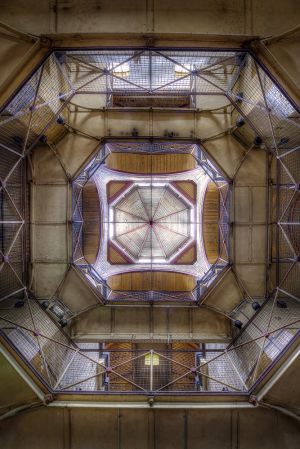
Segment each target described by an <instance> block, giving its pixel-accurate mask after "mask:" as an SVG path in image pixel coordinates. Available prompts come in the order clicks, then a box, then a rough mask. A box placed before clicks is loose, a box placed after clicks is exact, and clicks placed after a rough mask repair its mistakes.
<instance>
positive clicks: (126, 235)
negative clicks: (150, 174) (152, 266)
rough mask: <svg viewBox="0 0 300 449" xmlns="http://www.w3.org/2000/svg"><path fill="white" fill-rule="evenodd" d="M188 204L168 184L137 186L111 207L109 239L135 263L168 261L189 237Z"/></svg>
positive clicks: (189, 239) (189, 216)
mask: <svg viewBox="0 0 300 449" xmlns="http://www.w3.org/2000/svg"><path fill="white" fill-rule="evenodd" d="M192 213H193V211H192V209H191V206H189V205H188V204H187V203H186V201H185V200H184V199H183V198H182V197H180V196H179V195H178V193H176V191H175V190H174V189H172V187H171V186H170V184H165V185H156V184H148V185H147V184H146V185H137V186H135V187H134V188H133V189H131V190H130V191H129V192H128V193H127V194H126V195H125V196H124V197H122V198H121V199H119V201H117V202H116V203H115V205H114V206H113V207H112V219H113V222H112V226H111V229H110V231H111V232H112V236H111V237H112V240H113V241H114V242H115V243H116V244H117V245H118V246H119V247H120V248H121V249H122V250H123V251H124V252H125V253H126V254H127V255H130V256H131V257H132V258H133V259H134V260H136V261H138V262H142V261H144V262H152V263H155V262H168V261H170V260H171V259H172V258H174V257H175V256H176V255H177V254H178V253H179V252H180V251H182V250H183V248H184V247H185V246H186V245H187V244H189V243H190V242H191V240H192V237H191V219H192V217H191V214H192Z"/></svg>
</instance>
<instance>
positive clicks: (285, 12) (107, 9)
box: [1, 0, 300, 35]
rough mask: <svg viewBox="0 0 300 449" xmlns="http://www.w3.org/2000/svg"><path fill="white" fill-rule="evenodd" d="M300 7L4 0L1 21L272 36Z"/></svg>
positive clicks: (24, 25) (28, 27)
mask: <svg viewBox="0 0 300 449" xmlns="http://www.w3.org/2000/svg"><path fill="white" fill-rule="evenodd" d="M298 6H299V4H298V2H297V0H286V1H285V2H280V1H273V0H264V1H261V0H246V1H240V0H217V1H207V0H190V1H189V2H188V3H187V4H183V3H182V1H180V0H160V1H155V0H149V1H145V0H144V1H140V0H114V1H113V2H112V1H111V0H93V1H90V0H76V1H65V0H58V1H54V0H51V1H48V0H41V1H40V2H39V6H38V8H37V7H36V2H35V0H11V1H8V0H6V1H3V2H1V20H2V21H4V22H6V23H8V24H10V25H12V26H14V27H17V28H20V29H22V30H23V31H27V32H31V33H49V32H50V33H53V32H58V33H74V32H76V33H82V32H84V33H87V32H125V33H127V32H139V33H146V32H151V31H154V32H158V33H166V32H167V33H170V32H172V33H178V32H185V33H215V34H263V35H269V34H271V33H278V32H282V31H285V30H286V29H287V28H291V27H294V26H295V25H297V24H298V23H299V18H300V10H299V7H298ZM271 11H272V13H271V14H270V12H271ZM120 18H121V20H120ZM283 18H284V20H282V19H283Z"/></svg>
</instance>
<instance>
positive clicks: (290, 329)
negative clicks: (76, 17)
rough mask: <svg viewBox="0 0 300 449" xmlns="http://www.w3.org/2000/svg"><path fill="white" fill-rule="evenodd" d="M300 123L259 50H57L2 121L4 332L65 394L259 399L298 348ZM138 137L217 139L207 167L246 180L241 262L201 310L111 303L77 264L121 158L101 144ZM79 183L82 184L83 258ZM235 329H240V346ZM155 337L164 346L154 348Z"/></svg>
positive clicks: (238, 204)
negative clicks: (92, 214) (110, 172)
mask: <svg viewBox="0 0 300 449" xmlns="http://www.w3.org/2000/svg"><path fill="white" fill-rule="evenodd" d="M150 59H151V60H152V62H153V64H152V65H151V67H150ZM150 68H151V70H153V72H151V70H150ZM149 70H150V71H149ZM149 73H151V74H152V75H153V77H149ZM95 105H96V107H95ZM132 106H134V110H130V108H131V107H132ZM102 107H104V109H103V110H100V109H101V108H102ZM162 107H163V108H164V110H161V109H160V108H162ZM140 108H141V109H140ZM143 108H144V109H145V110H143ZM165 108H168V113H167V114H166V110H165ZM178 108H179V110H178ZM95 109H96V110H95ZM127 109H128V110H127ZM125 110H126V111H127V112H126V113H125ZM183 111H184V112H183ZM120 114H121V115H120ZM124 114H125V115H124ZM120 117H122V120H120ZM298 117H299V114H298V112H297V111H296V110H295V108H294V106H292V104H291V103H290V102H289V100H288V99H287V97H286V96H285V94H284V92H282V91H281V90H280V88H279V87H278V86H277V85H276V84H274V82H273V81H272V79H271V78H270V77H269V75H268V74H267V73H265V71H264V69H263V68H262V67H261V66H260V64H259V63H258V62H257V61H256V60H254V58H253V57H252V56H251V55H250V54H248V53H247V52H246V51H239V52H234V51H231V52H228V51H223V50H221V51H216V50H214V51H211V50H207V51H198V50H186V51H184V50H175V49H174V50H166V49H155V48H153V49H150V50H149V48H147V49H126V50H120V49H118V50H115V49H110V50H107V49H105V50H99V51H96V50H93V51H91V50H80V51H78V52H76V51H75V50H72V51H60V52H56V53H52V54H51V55H50V56H49V58H48V59H47V60H46V61H45V63H44V65H43V66H42V67H40V68H38V70H37V71H36V72H35V73H34V74H33V76H32V77H31V78H30V79H29V80H28V82H27V83H25V84H24V85H23V86H22V88H21V89H20V91H19V92H17V94H16V95H15V96H14V98H13V99H12V101H11V102H10V103H9V104H7V105H6V107H5V108H4V110H3V111H2V114H1V120H0V127H1V131H2V132H1V141H0V145H1V158H2V159H1V160H2V161H3V164H2V165H1V173H0V178H1V202H2V205H3V207H2V212H1V213H2V220H1V224H2V235H3V236H4V238H3V239H2V240H3V245H2V248H1V258H2V262H1V268H0V269H1V302H2V305H3V308H1V322H0V324H1V335H2V337H3V338H4V339H5V340H6V341H7V342H8V343H9V345H10V346H11V347H12V348H14V350H15V351H17V352H18V354H19V356H20V357H21V358H22V359H23V360H25V361H26V362H27V363H28V364H29V365H30V366H31V368H32V370H33V371H34V372H35V374H36V375H37V376H38V377H39V378H40V381H41V382H43V384H44V385H45V386H46V388H47V389H49V391H51V392H52V393H54V394H57V393H58V392H61V391H69V392H70V391H71V392H77V393H80V392H81V393H82V392H91V391H92V392H104V393H112V392H120V391H126V392H131V393H137V392H139V393H141V394H143V395H145V394H146V395H147V394H149V392H150V393H152V394H154V395H155V396H156V397H159V396H160V395H163V394H172V395H175V396H176V394H178V392H181V393H182V392H184V393H185V394H186V395H188V394H193V395H195V394H196V395H199V393H200V394H203V393H206V392H214V393H220V392H221V393H222V394H225V395H226V394H229V395H233V394H236V395H239V394H240V395H245V394H249V393H250V392H251V391H252V389H253V388H254V387H255V386H256V385H257V382H258V381H260V380H262V379H263V376H264V375H265V372H266V370H269V369H270V368H272V367H274V365H275V362H276V361H278V359H279V357H280V355H281V354H283V353H284V352H285V351H288V350H289V347H291V345H293V344H295V341H296V338H297V332H298V328H299V282H298V281H299V247H298V245H297V242H298V240H299V239H298V221H296V217H297V211H298V196H299V195H298V194H299V158H298V156H299V153H298V148H299V125H298V122H297V119H298ZM145 130H147V131H145ZM149 130H150V132H149ZM129 134H130V136H131V138H132V139H133V140H134V141H136V140H139V139H140V138H141V137H144V138H149V137H150V138H151V139H152V140H151V145H152V144H153V142H154V141H155V140H156V141H163V140H167V141H170V140H171V141H172V140H174V139H178V138H182V140H183V141H187V140H189V141H191V142H194V141H195V139H201V142H200V143H201V148H202V149H203V150H204V151H203V153H201V158H200V162H201V164H200V165H201V166H202V167H206V169H207V170H208V173H209V174H210V176H211V175H212V172H211V170H212V166H211V164H210V163H209V160H211V161H213V162H216V163H217V165H218V166H219V167H222V169H223V172H224V175H225V177H226V176H227V177H228V178H230V179H231V186H232V189H233V208H232V215H231V221H232V222H233V232H232V238H231V248H230V262H231V266H230V268H228V269H226V270H224V271H223V272H222V275H221V277H220V278H219V280H218V281H217V282H216V283H214V282H212V279H209V278H206V279H205V278H204V286H205V295H203V297H202V296H201V300H200V301H197V302H196V304H193V307H188V308H186V307H172V308H171V309H170V308H159V307H157V308H155V307H153V305H152V304H151V305H150V306H149V307H147V308H145V309H144V308H138V307H136V306H134V307H132V308H130V309H126V308H122V307H118V306H114V307H113V308H112V307H107V306H104V305H103V303H104V302H105V301H103V300H101V298H105V292H106V289H107V285H106V284H105V283H103V282H102V280H101V279H100V278H99V277H97V275H96V276H94V274H93V272H85V270H86V267H84V268H83V270H81V271H78V270H77V268H76V269H75V268H74V266H73V264H72V261H73V257H74V255H75V256H76V258H77V254H76V251H77V250H79V249H78V248H79V243H78V244H77V242H79V240H78V235H79V234H80V232H81V230H82V228H83V220H82V216H81V209H80V195H81V193H80V191H81V188H80V187H81V186H82V185H83V184H84V183H85V181H86V180H87V179H89V178H90V175H91V174H93V173H92V171H93V169H94V168H95V167H96V165H98V164H99V163H102V161H103V160H105V159H106V158H108V157H109V155H108V153H106V150H105V151H104V152H102V148H101V151H99V146H100V139H99V138H100V137H103V136H105V137H106V138H107V139H106V140H107V141H109V139H110V138H112V137H113V136H115V137H118V138H121V140H123V141H124V140H126V139H124V137H126V136H127V137H128V135H129ZM178 134H180V136H179V135H178ZM105 145H106V144H105ZM105 145H104V146H105ZM197 145H198V146H199V147H200V145H199V142H197ZM154 148H155V146H154ZM125 152H126V149H125V148H124V147H123V149H122V151H121V153H125ZM205 154H207V157H206V158H205ZM24 155H28V158H29V167H28V169H29V173H28V178H27V179H29V180H30V181H31V184H32V187H31V198H30V210H29V207H28V206H29V205H28V196H25V195H24V197H23V196H22V192H25V191H26V182H25V181H26V178H25V162H24V160H25V159H24V157H23V156H24ZM173 159H174V158H173ZM87 161H88V162H89V164H88V165H87ZM127 161H128V159H127ZM169 162H170V161H169ZM172 163H173V161H172ZM170 164H171V162H170ZM82 169H84V175H80V173H81V172H82ZM170 171H171V170H169V172H170ZM169 172H168V173H169ZM168 177H169V175H168ZM71 180H73V182H74V180H76V182H77V184H78V188H77V190H76V188H75V189H74V190H73V196H72V201H73V204H74V203H75V213H76V214H78V217H77V218H78V220H77V222H78V223H77V231H74V228H73V241H74V242H75V246H74V245H73V246H72V251H70V246H71V245H69V243H70V230H71V227H70V223H69V222H70V219H72V221H73V226H74V222H75V221H76V220H74V215H73V216H71V215H70V210H71V190H70V181H71ZM222 200H223V201H224V197H223V198H222ZM249 205H250V207H249ZM275 206H276V207H275ZM76 209H77V210H76ZM73 211H74V208H73ZM29 212H30V214H29ZM29 215H30V216H29ZM100 215H101V212H100ZM29 221H30V228H31V229H30V231H31V234H30V235H31V238H30V239H29V235H28V232H27V231H28V223H29ZM150 221H151V219H150ZM148 225H149V223H148ZM218 225H219V226H220V223H218ZM226 225H227V226H228V217H227V216H226V220H225V221H224V223H221V226H220V227H221V229H223V227H224V229H225V228H226ZM271 227H273V232H272V233H271V232H270V230H271ZM28 240H30V250H31V251H30V254H29V251H28V247H29V245H28ZM76 244H77V247H76ZM78 260H79V261H80V260H81V257H79V258H78ZM81 261H83V256H82V260H81ZM29 262H30V263H31V265H32V267H33V270H32V271H30V270H28V269H27V267H28V263H29ZM81 265H82V264H81ZM273 268H274V269H273ZM29 275H30V276H29ZM86 275H88V276H90V277H91V280H92V281H93V285H92V286H91V285H90V284H86V283H85V282H84V278H85V277H86ZM93 276H94V277H93ZM45 281H47V282H45ZM99 293H100V294H99ZM148 299H149V298H147V300H148ZM128 310H129V312H128ZM170 310H171V312H170ZM217 317H218V318H217ZM206 321H208V322H209V324H210V326H209V329H206V330H204V331H203V329H205V322H206ZM231 322H232V323H234V324H235V325H236V329H239V330H235V332H236V335H235V337H234V339H233V340H232V342H231V343H230V344H229V345H227V341H228V339H229V338H230V336H231V335H230V333H231V328H230V323H231ZM212 323H214V328H213V327H212ZM68 324H69V326H68V327H67V328H66V329H67V331H68V332H67V333H63V332H62V331H61V329H60V326H65V325H68ZM243 325H244V326H243ZM241 327H244V328H243V329H242V330H240V328H241ZM146 329H147V330H146ZM201 332H203V333H204V334H205V332H206V334H205V335H203V333H201ZM80 339H81V342H79V340H80ZM155 339H156V341H160V342H161V345H162V346H160V347H158V346H156V347H154V348H153V347H151V349H150V348H149V347H148V346H147V347H145V346H141V345H143V342H145V341H147V340H151V341H155ZM134 341H135V342H137V343H136V345H137V346H134V347H133V342H134ZM203 341H205V346H203V344H201V346H200V345H199V342H203ZM217 341H218V345H219V346H218V345H217V344H216V342H217ZM100 342H101V343H103V342H104V344H105V345H104V346H99V343H100ZM116 342H118V344H119V346H114V345H116ZM167 344H168V345H170V344H171V345H172V346H171V347H170V346H166V345H167ZM138 345H140V346H138ZM178 345H179V346H178ZM180 345H182V346H180ZM191 345H192V346H191ZM191 347H192V350H190V349H191ZM188 348H189V350H188ZM136 353H137V354H138V355H137V356H136ZM119 354H123V355H122V357H123V358H122V357H120V355H119ZM121 365H122V366H123V368H120V366H121ZM170 366H171V368H170ZM149 367H151V369H154V370H156V371H155V373H156V374H157V376H156V378H155V379H156V380H155V382H154V383H153V377H152V378H151V375H149V373H150V371H147V370H148V368H149ZM183 368H185V369H186V371H184V372H183V371H182V369H183ZM170 369H171V371H170ZM152 373H153V371H152ZM199 396H200V395H199Z"/></svg>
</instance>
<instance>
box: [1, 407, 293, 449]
mask: <svg viewBox="0 0 300 449" xmlns="http://www.w3.org/2000/svg"><path fill="white" fill-rule="evenodd" d="M299 438H300V429H299V425H298V423H297V421H295V420H293V419H291V418H289V417H286V416H284V415H281V414H278V413H276V412H274V411H269V410H262V409H253V410H126V409H123V410H122V409H121V410H117V409H115V410H108V409H106V410H100V409H49V408H48V409H43V410H37V411H34V412H31V413H27V414H24V415H20V416H18V417H15V418H10V419H8V420H5V421H3V422H1V424H0V440H1V448H2V449H15V448H19V447H21V448H22V449H40V448H43V449H54V448H55V449H96V448H97V449H100V448H101V449H141V448H143V449H199V448H201V449H254V448H260V449H277V448H278V449H294V448H295V449H296V448H298V447H299Z"/></svg>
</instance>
